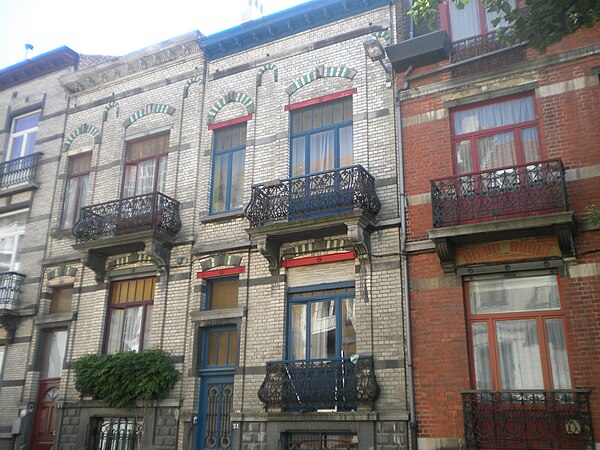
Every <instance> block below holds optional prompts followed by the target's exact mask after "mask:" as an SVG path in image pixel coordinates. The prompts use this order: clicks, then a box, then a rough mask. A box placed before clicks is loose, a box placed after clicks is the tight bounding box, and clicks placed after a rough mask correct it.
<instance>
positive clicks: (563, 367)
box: [546, 319, 571, 389]
mask: <svg viewBox="0 0 600 450" xmlns="http://www.w3.org/2000/svg"><path fill="white" fill-rule="evenodd" d="M546 334H547V335H548V352H549V353H550V365H551V366H552V384H553V387H554V389H570V388H571V377H570V376H569V373H570V372H569V360H568V358H567V346H566V344H565V335H564V332H563V323H562V319H547V320H546Z"/></svg>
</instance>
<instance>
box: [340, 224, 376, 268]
mask: <svg viewBox="0 0 600 450" xmlns="http://www.w3.org/2000/svg"><path fill="white" fill-rule="evenodd" d="M346 227H348V241H349V242H350V243H351V244H352V246H353V247H354V249H355V250H356V254H357V255H358V260H359V261H360V263H361V264H364V263H367V262H368V261H369V256H370V255H371V231H370V224H369V223H368V222H367V221H366V220H359V221H358V222H351V223H346Z"/></svg>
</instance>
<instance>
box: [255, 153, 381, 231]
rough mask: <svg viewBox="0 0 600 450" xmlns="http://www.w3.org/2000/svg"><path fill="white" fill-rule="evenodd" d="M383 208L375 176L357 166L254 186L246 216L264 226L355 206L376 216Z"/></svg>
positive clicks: (256, 224) (340, 210)
mask: <svg viewBox="0 0 600 450" xmlns="http://www.w3.org/2000/svg"><path fill="white" fill-rule="evenodd" d="M380 208H381V204H380V202H379V198H378V197H377V194H376V192H375V178H374V177H373V176H372V175H371V174H370V173H369V172H367V171H366V170H365V169H364V168H363V167H362V166H360V165H355V166H351V167H345V168H342V169H336V170H328V171H324V172H319V173H316V174H311V175H303V176H298V177H293V178H288V179H285V180H279V181H277V182H274V183H264V184H260V185H255V186H252V198H251V200H250V203H249V204H248V206H247V207H246V217H247V218H248V220H249V221H250V226H251V227H260V226H263V225H265V224H267V223H271V222H280V221H288V220H297V219H302V218H305V217H314V216H319V215H325V214H331V213H335V212H343V211H349V210H353V209H362V210H364V211H367V212H369V213H370V214H371V215H373V216H375V215H376V214H377V213H378V212H379V209H380Z"/></svg>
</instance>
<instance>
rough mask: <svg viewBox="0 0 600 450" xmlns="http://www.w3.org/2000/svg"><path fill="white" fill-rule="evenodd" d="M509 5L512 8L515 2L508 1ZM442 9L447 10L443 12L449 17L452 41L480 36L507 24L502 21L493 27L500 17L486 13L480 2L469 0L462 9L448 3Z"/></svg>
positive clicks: (478, 0)
mask: <svg viewBox="0 0 600 450" xmlns="http://www.w3.org/2000/svg"><path fill="white" fill-rule="evenodd" d="M509 3H510V5H511V6H512V7H513V8H514V6H515V0H509ZM443 8H448V10H447V11H444V12H445V13H446V14H448V15H449V19H450V33H451V36H452V40H453V41H460V40H462V39H467V38H470V37H475V36H480V35H482V34H487V33H490V32H492V31H494V30H497V29H498V28H500V27H504V26H507V23H506V22H505V21H503V20H500V22H499V23H498V24H497V25H494V24H493V21H494V19H496V18H498V17H501V15H500V14H499V13H496V12H490V11H486V9H485V8H484V5H483V3H482V2H481V1H480V0H471V1H469V2H468V3H467V4H465V6H464V8H462V9H461V8H458V7H457V6H456V5H455V4H454V2H452V1H449V2H447V5H444V6H443Z"/></svg>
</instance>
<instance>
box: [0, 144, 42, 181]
mask: <svg viewBox="0 0 600 450" xmlns="http://www.w3.org/2000/svg"><path fill="white" fill-rule="evenodd" d="M41 156H42V154H41V153H39V152H37V153H32V154H31V155H27V156H23V157H21V158H16V159H11V160H8V161H5V162H3V163H1V164H0V188H8V187H11V186H16V185H19V184H23V183H29V182H35V176H36V173H37V167H38V161H39V159H40V158H41Z"/></svg>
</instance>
